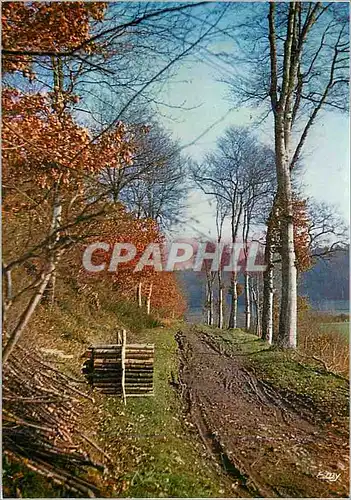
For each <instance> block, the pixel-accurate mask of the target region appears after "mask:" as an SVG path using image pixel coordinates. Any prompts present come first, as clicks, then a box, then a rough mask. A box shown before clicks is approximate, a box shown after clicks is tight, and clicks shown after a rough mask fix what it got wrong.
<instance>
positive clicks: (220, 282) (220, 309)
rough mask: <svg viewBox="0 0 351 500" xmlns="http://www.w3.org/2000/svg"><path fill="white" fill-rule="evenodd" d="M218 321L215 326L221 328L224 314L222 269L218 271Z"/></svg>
mask: <svg viewBox="0 0 351 500" xmlns="http://www.w3.org/2000/svg"><path fill="white" fill-rule="evenodd" d="M217 276H218V323H217V326H218V328H220V329H222V328H223V320H224V314H223V312H224V311H223V280H222V271H221V270H219V271H218V275H217Z"/></svg>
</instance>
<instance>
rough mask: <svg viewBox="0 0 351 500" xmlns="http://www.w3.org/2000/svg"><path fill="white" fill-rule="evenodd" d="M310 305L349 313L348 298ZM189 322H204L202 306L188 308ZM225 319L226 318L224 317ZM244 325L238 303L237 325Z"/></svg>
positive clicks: (320, 301) (314, 307)
mask: <svg viewBox="0 0 351 500" xmlns="http://www.w3.org/2000/svg"><path fill="white" fill-rule="evenodd" d="M311 306H312V308H313V309H314V310H316V311H321V312H329V313H332V314H349V312H350V303H349V301H348V300H319V301H316V302H312V303H311ZM185 317H186V320H187V321H189V323H205V321H206V312H205V311H204V310H203V309H202V308H192V309H189V310H188V311H187V313H186V315H185ZM226 320H227V318H226ZM244 326H245V314H244V307H243V306H242V305H241V304H239V307H238V327H239V328H243V327H244Z"/></svg>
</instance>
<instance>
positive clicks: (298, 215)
mask: <svg viewBox="0 0 351 500" xmlns="http://www.w3.org/2000/svg"><path fill="white" fill-rule="evenodd" d="M271 223H272V224H273V227H274V235H273V241H274V246H275V247H276V251H277V252H278V253H279V252H280V233H279V225H280V222H279V205H278V207H277V212H276V214H275V216H274V217H273V218H272V219H271ZM293 223H294V248H295V255H296V267H297V270H298V272H304V271H307V270H308V269H309V268H310V267H311V264H312V261H311V255H310V249H309V235H308V228H309V218H308V211H307V202H306V200H301V199H299V198H298V197H297V196H296V195H294V196H293Z"/></svg>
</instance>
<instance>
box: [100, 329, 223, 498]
mask: <svg viewBox="0 0 351 500" xmlns="http://www.w3.org/2000/svg"><path fill="white" fill-rule="evenodd" d="M176 331H177V326H174V327H172V328H169V327H167V328H157V329H153V330H148V331H145V332H143V334H140V335H138V336H137V341H138V342H144V341H145V342H150V343H154V344H155V376H154V384H155V396H154V397H144V398H142V397H140V398H139V397H138V398H127V405H126V406H124V405H123V404H122V403H121V401H120V400H119V399H116V398H112V397H109V398H106V400H105V402H104V404H103V408H104V410H103V411H104V412H105V413H106V416H108V418H105V420H104V422H103V423H102V428H101V429H100V437H102V438H103V439H104V440H106V442H107V443H109V444H110V447H111V450H112V449H115V448H116V446H119V452H120V454H119V457H118V460H119V467H120V471H121V473H120V474H119V477H118V482H119V484H120V487H121V492H120V496H129V497H164V496H166V497H220V496H223V494H224V493H225V492H227V493H228V484H227V483H225V484H223V480H222V476H219V475H218V473H217V471H216V469H215V468H214V465H213V463H212V462H210V461H208V459H207V458H205V457H204V456H203V455H204V450H203V447H202V445H201V444H200V443H199V442H198V440H197V438H196V437H195V433H194V429H193V428H191V427H190V424H189V427H185V425H184V419H183V414H182V408H181V405H180V401H179V398H178V396H177V394H176V392H175V390H174V388H173V387H172V385H171V384H170V382H171V381H172V380H173V381H175V379H176V377H177V372H178V365H177V344H176V342H175V340H174V334H175V333H176ZM134 340H135V339H134Z"/></svg>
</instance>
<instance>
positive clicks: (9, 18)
mask: <svg viewBox="0 0 351 500" xmlns="http://www.w3.org/2000/svg"><path fill="white" fill-rule="evenodd" d="M106 6H107V3H106V2H4V3H3V5H2V47H3V50H4V51H5V54H4V57H3V71H4V72H6V71H8V72H14V71H22V72H23V74H24V75H25V76H29V77H31V78H33V77H34V73H33V69H32V55H31V54H30V53H31V52H33V53H60V52H63V51H65V52H69V51H72V50H74V49H77V48H80V51H81V52H86V53H90V52H92V51H96V50H97V47H96V45H95V44H94V43H91V42H89V40H90V38H91V27H92V26H91V25H92V21H101V20H102V19H103V17H104V13H105V10H106ZM6 51H15V52H16V54H9V53H6Z"/></svg>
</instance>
